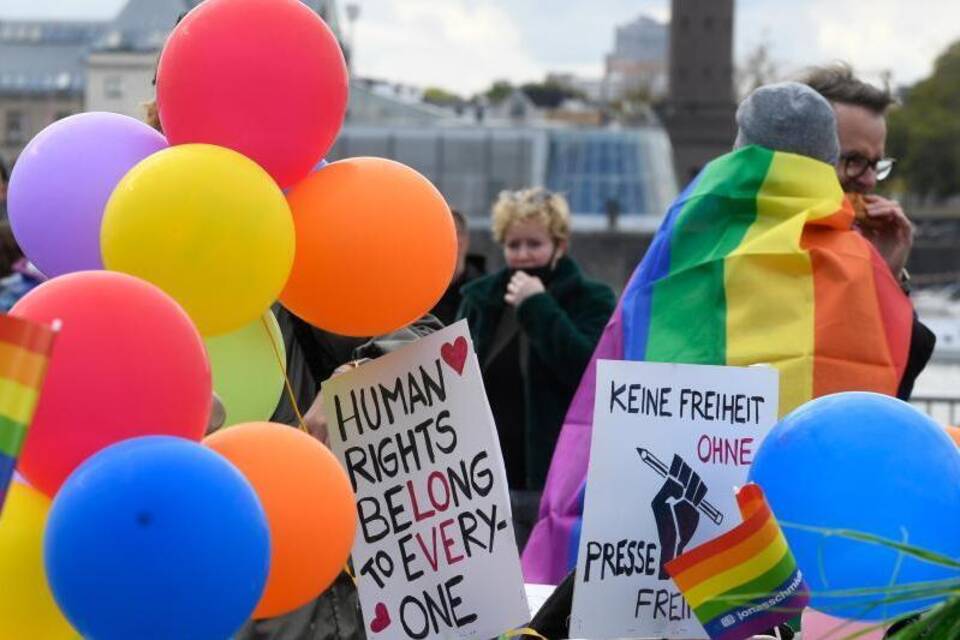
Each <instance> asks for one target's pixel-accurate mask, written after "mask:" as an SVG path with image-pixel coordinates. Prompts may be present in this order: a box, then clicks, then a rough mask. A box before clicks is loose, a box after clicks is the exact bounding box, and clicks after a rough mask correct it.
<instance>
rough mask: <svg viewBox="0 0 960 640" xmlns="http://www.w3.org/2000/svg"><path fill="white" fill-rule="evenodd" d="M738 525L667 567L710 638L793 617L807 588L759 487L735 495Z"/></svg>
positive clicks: (739, 635) (722, 639) (736, 637)
mask: <svg viewBox="0 0 960 640" xmlns="http://www.w3.org/2000/svg"><path fill="white" fill-rule="evenodd" d="M737 504H738V505H739V507H740V513H741V515H742V516H743V524H741V525H739V526H737V527H736V528H735V529H733V530H732V531H728V532H727V533H725V534H723V535H721V536H720V537H718V538H714V539H713V540H711V541H710V542H707V543H706V544H702V545H700V546H699V547H697V548H695V549H691V550H690V551H688V552H687V553H684V554H683V555H682V556H680V557H678V558H675V559H674V560H672V561H670V562H668V563H667V565H666V569H667V572H668V573H669V574H670V576H671V577H672V578H673V581H674V582H675V583H676V584H677V586H678V587H679V588H680V591H682V592H683V596H684V598H686V599H687V603H688V604H689V605H690V607H691V608H692V609H693V613H694V615H696V616H697V620H699V621H700V624H702V625H703V628H704V629H705V630H706V631H707V635H709V636H710V637H711V638H712V639H713V640H742V639H743V638H749V637H750V636H752V635H754V634H757V633H761V632H763V631H765V630H767V629H771V628H773V627H775V626H777V625H778V624H782V623H784V622H786V621H787V620H790V619H791V618H793V617H795V616H797V615H799V614H800V612H801V611H802V610H803V608H804V607H806V606H807V604H808V603H809V602H810V595H809V590H808V588H807V585H806V583H805V582H804V581H803V575H802V574H801V573H800V570H799V569H798V568H797V562H796V560H794V558H793V554H792V553H791V552H790V548H789V547H788V546H787V540H786V538H784V536H783V532H782V531H781V530H780V525H778V524H777V521H776V519H775V518H774V517H773V512H771V511H770V506H769V505H768V504H767V500H766V498H765V497H764V495H763V491H762V490H761V489H760V487H759V486H758V485H755V484H748V485H746V486H745V487H743V488H742V489H741V490H740V491H739V492H738V493H737Z"/></svg>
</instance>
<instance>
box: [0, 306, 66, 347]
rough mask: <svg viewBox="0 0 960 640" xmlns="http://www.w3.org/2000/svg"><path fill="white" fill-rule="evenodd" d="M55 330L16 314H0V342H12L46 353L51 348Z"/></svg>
mask: <svg viewBox="0 0 960 640" xmlns="http://www.w3.org/2000/svg"><path fill="white" fill-rule="evenodd" d="M54 336H56V332H55V331H54V330H53V329H51V328H50V327H48V326H46V325H43V324H39V323H36V322H31V321H30V320H24V319H22V318H18V317H16V316H11V315H3V316H0V342H6V343H9V344H14V345H16V346H18V347H23V348H24V349H28V350H30V351H33V352H36V353H40V354H43V355H47V354H49V353H50V350H51V349H52V348H53V338H54Z"/></svg>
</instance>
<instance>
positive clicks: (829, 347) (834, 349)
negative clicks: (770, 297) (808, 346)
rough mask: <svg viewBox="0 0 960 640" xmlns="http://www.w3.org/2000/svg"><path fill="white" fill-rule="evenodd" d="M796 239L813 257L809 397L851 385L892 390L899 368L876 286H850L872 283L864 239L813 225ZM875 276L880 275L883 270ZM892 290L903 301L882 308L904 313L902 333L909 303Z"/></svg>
mask: <svg viewBox="0 0 960 640" xmlns="http://www.w3.org/2000/svg"><path fill="white" fill-rule="evenodd" d="M801 244H802V246H803V248H804V249H807V250H808V251H809V252H810V257H811V259H812V260H813V274H814V298H815V309H816V318H815V323H814V344H815V345H816V349H815V354H816V355H815V359H814V369H813V370H814V376H813V381H814V382H813V395H814V397H820V396H824V395H828V394H831V393H837V392H840V391H853V390H858V391H875V392H877V393H884V394H887V395H896V393H897V387H898V386H899V377H898V371H897V368H896V366H895V363H894V362H893V358H892V356H891V351H890V348H889V346H888V345H889V343H888V339H887V335H888V334H887V330H886V327H885V326H884V319H883V316H882V315H881V313H882V311H881V308H880V304H879V302H878V300H877V294H876V288H875V287H873V286H854V285H855V284H856V283H864V282H875V271H874V265H873V256H872V255H871V248H870V246H869V244H868V242H867V241H866V240H865V239H864V238H863V237H862V236H861V235H860V234H858V233H834V232H833V231H832V230H831V229H825V228H822V227H821V228H818V227H815V226H812V227H807V229H806V230H805V231H804V233H803V237H802V239H801ZM879 275H880V276H881V278H882V276H883V274H882V273H881V274H879ZM887 275H888V276H889V273H888V274H887ZM892 280H893V278H892V276H890V281H891V282H892ZM891 293H892V294H893V295H894V296H899V297H903V299H904V303H903V304H899V305H896V304H894V303H891V304H892V305H894V307H895V308H894V309H887V312H888V314H889V313H890V312H893V316H894V317H897V316H904V317H903V318H900V319H899V320H898V322H903V321H904V320H905V321H906V322H907V323H908V324H907V331H906V334H905V335H907V336H909V335H910V331H909V322H910V318H911V316H910V306H909V303H908V302H906V298H905V297H904V296H903V293H902V292H899V291H894V292H891ZM900 371H902V368H900Z"/></svg>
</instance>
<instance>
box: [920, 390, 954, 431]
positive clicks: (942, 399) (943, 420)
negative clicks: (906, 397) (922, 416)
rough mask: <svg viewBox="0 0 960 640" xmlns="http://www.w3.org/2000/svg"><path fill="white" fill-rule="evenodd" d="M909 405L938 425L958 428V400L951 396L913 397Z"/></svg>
mask: <svg viewBox="0 0 960 640" xmlns="http://www.w3.org/2000/svg"><path fill="white" fill-rule="evenodd" d="M910 404H912V405H913V406H915V407H916V408H918V409H920V410H921V411H923V412H924V413H926V414H927V415H928V416H930V417H931V418H933V419H934V420H936V421H937V422H939V423H940V424H944V425H949V426H960V398H958V397H951V396H914V397H913V398H911V399H910Z"/></svg>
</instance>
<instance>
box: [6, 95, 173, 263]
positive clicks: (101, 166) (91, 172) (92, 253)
mask: <svg viewBox="0 0 960 640" xmlns="http://www.w3.org/2000/svg"><path fill="white" fill-rule="evenodd" d="M167 146H169V145H168V143H167V140H166V139H165V138H164V137H163V136H162V135H161V134H159V133H158V132H157V131H155V130H154V129H153V128H151V127H150V126H148V125H146V124H144V123H143V122H140V121H139V120H136V119H134V118H130V117H128V116H123V115H120V114H117V113H104V112H91V113H81V114H77V115H75V116H70V117H68V118H64V119H63V120H58V121H57V122H54V123H53V124H51V125H50V126H48V127H47V128H46V129H44V130H43V131H41V132H40V133H38V134H37V135H36V137H34V139H33V140H31V141H30V144H28V145H27V148H26V149H24V150H23V153H21V154H20V157H19V158H18V159H17V163H16V164H15V165H14V167H13V173H12V174H11V175H10V185H9V188H8V191H7V213H8V215H9V217H10V226H11V227H12V229H13V234H14V236H16V238H17V242H18V243H19V244H20V247H21V248H22V249H23V252H24V254H26V256H27V257H28V258H29V259H30V261H31V262H33V264H34V265H36V267H37V268H38V269H40V271H42V272H43V273H44V274H45V275H47V276H49V277H51V278H52V277H55V276H59V275H62V274H64V273H71V272H73V271H84V270H89V269H103V260H102V258H101V257H100V222H101V220H102V219H103V210H104V207H105V206H106V204H107V200H108V199H109V198H110V194H111V193H113V190H114V188H115V187H116V186H117V184H118V183H119V182H120V179H121V178H123V176H124V175H126V173H127V172H128V171H129V170H130V169H132V168H133V166H134V165H136V164H137V163H138V162H140V161H141V160H143V159H144V158H146V157H147V156H149V155H152V154H154V153H156V152H157V151H160V150H162V149H165V148H167Z"/></svg>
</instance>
